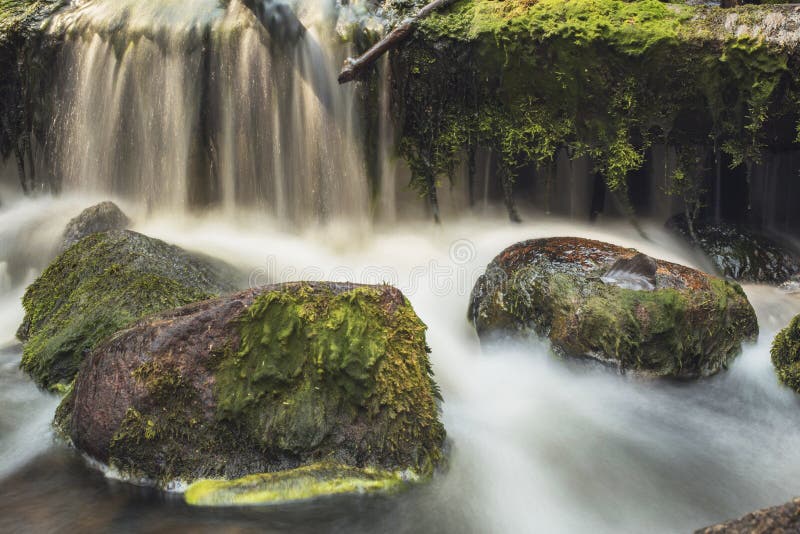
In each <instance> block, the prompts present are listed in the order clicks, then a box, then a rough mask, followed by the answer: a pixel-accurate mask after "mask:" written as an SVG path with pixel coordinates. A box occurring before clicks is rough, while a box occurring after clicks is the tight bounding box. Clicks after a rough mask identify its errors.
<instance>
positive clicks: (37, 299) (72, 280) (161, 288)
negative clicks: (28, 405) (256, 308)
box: [17, 230, 235, 388]
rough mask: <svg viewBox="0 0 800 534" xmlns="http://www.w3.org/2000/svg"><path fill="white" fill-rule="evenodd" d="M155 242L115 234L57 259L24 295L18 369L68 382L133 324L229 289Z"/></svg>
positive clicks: (93, 238)
mask: <svg viewBox="0 0 800 534" xmlns="http://www.w3.org/2000/svg"><path fill="white" fill-rule="evenodd" d="M226 271H227V269H226V268H224V267H223V266H220V265H214V264H212V263H209V262H207V261H205V260H202V259H199V258H197V257H195V256H192V255H191V254H189V253H187V252H186V251H184V250H182V249H180V248H178V247H176V246H173V245H169V244H167V243H164V242H163V241H160V240H158V239H152V238H150V237H147V236H144V235H142V234H138V233H136V232H131V231H127V230H116V231H112V232H107V233H97V234H92V235H90V236H88V237H86V238H84V239H82V240H81V241H79V242H78V243H76V244H74V245H73V246H71V247H70V248H68V249H67V250H66V251H64V252H63V253H62V254H61V255H59V256H58V257H57V258H56V259H55V260H53V262H52V263H51V264H50V266H49V267H48V268H47V269H46V270H45V271H44V272H43V273H42V275H41V276H40V277H39V278H38V279H37V280H36V281H34V282H33V284H31V285H30V286H29V287H28V289H27V290H26V291H25V295H24V297H23V300H22V304H23V306H24V308H25V318H24V320H23V324H22V326H20V329H19V331H18V333H17V335H18V337H19V338H20V339H21V340H22V341H23V342H24V347H23V356H22V364H21V366H22V368H23V369H24V370H25V371H26V372H27V373H28V374H30V375H31V377H33V379H34V380H35V381H36V383H37V384H39V385H40V386H42V387H45V388H55V387H56V386H57V385H58V384H62V385H63V384H68V383H69V382H71V381H72V379H73V378H74V377H75V374H76V373H77V372H78V368H79V366H80V364H81V362H82V361H83V359H84V357H85V355H86V353H87V352H88V351H90V350H91V349H93V348H94V347H95V346H97V344H98V343H100V342H101V341H102V340H103V339H105V338H106V337H108V336H109V335H111V334H113V333H114V332H117V331H118V330H121V329H122V328H124V327H126V326H128V325H130V324H131V323H133V322H134V321H136V320H138V319H140V318H142V317H144V316H146V315H149V314H152V313H155V312H158V311H162V310H165V309H170V308H175V307H178V306H183V305H185V304H189V303H191V302H195V301H198V300H203V299H207V298H210V297H213V296H216V295H219V294H223V293H227V292H230V291H233V290H234V289H235V286H234V282H233V280H232V279H231V274H230V273H228V272H226Z"/></svg>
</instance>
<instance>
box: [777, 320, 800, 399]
mask: <svg viewBox="0 0 800 534" xmlns="http://www.w3.org/2000/svg"><path fill="white" fill-rule="evenodd" d="M771 355H772V364H773V365H774V366H775V371H776V372H777V373H778V379H779V380H780V381H781V383H783V384H785V385H786V386H788V387H790V388H792V389H793V390H795V391H796V392H798V393H800V315H798V316H796V317H795V318H794V319H792V321H791V322H790V323H789V326H787V327H786V328H784V329H783V330H781V331H780V332H778V335H776V336H775V339H774V341H773V342H772V351H771Z"/></svg>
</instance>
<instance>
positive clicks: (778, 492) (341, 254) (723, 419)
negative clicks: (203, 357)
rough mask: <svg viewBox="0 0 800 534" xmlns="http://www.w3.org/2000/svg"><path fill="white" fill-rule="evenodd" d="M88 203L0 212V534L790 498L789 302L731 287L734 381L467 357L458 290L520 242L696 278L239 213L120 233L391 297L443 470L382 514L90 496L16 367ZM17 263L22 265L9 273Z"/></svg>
mask: <svg viewBox="0 0 800 534" xmlns="http://www.w3.org/2000/svg"><path fill="white" fill-rule="evenodd" d="M93 200H94V199H88V198H80V197H65V198H62V199H59V200H54V199H35V200H21V201H16V202H14V201H12V202H8V203H6V204H4V205H3V207H2V208H0V222H2V226H0V228H2V231H0V266H3V265H5V264H7V263H8V261H9V260H14V262H13V263H15V267H14V270H15V272H16V273H17V274H15V276H14V277H13V280H12V277H10V276H9V275H8V272H7V267H0V340H2V341H1V342H2V344H4V346H5V347H6V348H4V349H2V350H1V351H0V531H3V532H5V531H37V532H40V531H75V530H87V529H88V530H93V531H95V530H103V531H111V530H113V531H115V532H126V531H131V532H132V531H137V532H139V531H145V532H162V531H165V532H166V531H174V530H175V529H179V530H193V531H208V532H211V531H213V532H217V531H220V530H223V531H230V532H233V531H235V532H242V531H251V530H253V531H255V530H258V531H264V530H266V531H276V532H277V531H285V530H292V531H300V532H319V531H320V530H323V531H336V532H360V531H372V532H375V531H377V532H420V531H425V532H454V533H455V532H585V531H591V532H645V531H646V532H680V531H689V530H692V529H694V528H699V527H701V526H704V525H707V524H710V523H714V522H718V521H720V520H723V519H726V518H731V517H736V516H739V515H742V514H744V513H746V512H749V511H751V510H753V509H756V508H759V507H763V506H766V505H770V504H778V503H780V502H784V501H786V500H788V499H789V498H790V497H792V496H794V495H795V494H796V493H797V483H796V481H797V480H798V479H799V478H800V460H798V459H797V458H796V456H795V455H794V454H793V453H794V451H796V450H798V449H800V401H799V400H798V398H797V397H796V396H795V395H794V394H793V393H792V392H790V391H788V390H785V389H783V388H781V387H780V386H779V385H778V384H777V382H776V379H775V376H774V373H773V370H772V366H771V363H770V361H769V344H770V342H771V340H772V337H773V336H774V333H775V332H776V331H777V330H778V329H779V328H781V327H783V326H785V325H786V324H787V323H788V321H789V320H790V318H791V317H792V316H793V315H794V314H796V313H798V312H800V298H797V297H793V296H788V295H784V294H782V293H780V292H779V291H778V290H776V289H774V288H769V287H759V286H747V287H746V288H745V290H746V292H747V294H748V296H749V297H750V299H751V301H752V302H753V305H754V306H755V308H756V310H757V312H758V316H759V322H760V325H761V336H760V338H759V341H758V343H756V344H754V345H749V346H747V347H746V348H745V350H744V353H743V354H742V355H741V356H740V357H739V358H738V359H737V360H736V362H735V363H734V364H733V366H732V367H731V368H730V369H729V370H728V371H727V372H723V373H721V374H719V375H718V376H716V377H713V378H710V379H707V380H701V381H698V382H693V383H683V384H670V383H665V382H657V381H643V380H637V379H634V378H631V377H626V376H620V375H618V374H616V373H613V372H609V371H608V370H606V369H603V368H599V367H593V366H586V365H575V364H570V363H569V362H564V361H561V360H558V359H555V358H553V357H552V356H551V355H550V354H549V353H548V351H547V347H546V345H545V344H531V345H529V346H526V347H522V348H520V347H508V346H495V347H492V348H490V349H484V350H481V348H480V346H479V344H478V341H477V338H476V336H475V335H474V332H473V331H472V329H471V327H470V326H469V324H468V323H467V321H466V307H467V300H468V296H469V291H470V290H471V287H472V282H473V281H474V279H475V278H476V277H477V276H478V275H479V274H481V272H482V269H483V268H484V267H485V265H486V263H488V262H489V261H490V260H491V258H492V257H493V256H494V255H495V254H497V253H498V252H499V251H500V250H502V248H504V247H505V246H507V245H510V244H512V243H514V242H516V241H518V240H521V239H525V238H530V237H536V236H555V235H579V236H585V237H593V238H599V239H604V240H608V241H613V242H615V243H618V244H621V245H626V246H635V247H637V248H639V249H640V250H642V251H643V252H645V253H648V254H651V255H654V256H658V257H662V258H665V259H669V260H673V261H678V262H681V263H685V264H689V265H695V266H697V265H699V266H701V267H702V266H703V265H702V263H698V258H695V257H694V256H693V255H692V254H691V252H690V251H688V250H686V249H685V248H683V247H682V245H681V244H680V243H679V242H677V241H675V240H674V239H672V238H671V237H670V236H668V235H666V234H663V233H662V232H661V231H660V230H659V229H658V228H656V227H652V228H647V231H648V235H649V236H650V240H644V239H642V238H641V237H639V236H638V235H637V234H636V233H635V232H634V231H633V230H632V229H630V228H629V227H627V226H613V225H607V226H595V227H591V226H584V225H579V224H575V223H570V222H568V221H559V220H557V219H553V218H539V219H529V220H530V222H528V223H525V224H522V225H510V224H508V223H506V222H505V221H503V220H502V219H497V220H492V219H486V218H482V219H481V220H477V219H471V218H469V217H465V218H463V219H461V220H458V221H452V222H450V223H448V224H445V225H443V226H442V227H433V226H432V225H428V224H413V223H408V224H405V225H402V226H395V227H392V228H372V229H370V228H366V227H363V226H335V225H331V226H327V227H325V228H317V229H309V230H306V231H304V232H302V233H289V232H287V231H285V230H281V229H280V225H278V224H275V223H274V222H272V221H270V220H269V219H266V218H263V217H257V216H247V215H245V214H242V213H240V214H239V215H238V216H237V217H236V218H233V217H231V216H230V215H228V216H225V217H222V216H219V217H218V216H215V215H214V214H213V213H212V214H208V215H206V216H204V217H202V218H189V217H180V218H175V217H173V216H167V215H159V214H158V213H155V214H151V215H148V216H145V215H144V213H145V211H144V209H143V208H142V209H139V208H140V207H139V206H136V205H130V204H128V205H125V206H124V207H125V209H126V210H127V211H128V213H130V214H131V215H132V216H133V218H134V219H135V223H136V225H135V229H137V230H139V231H142V232H144V233H146V234H148V235H152V236H155V237H160V238H162V239H165V240H167V241H170V242H174V243H177V244H179V245H181V246H184V247H186V248H189V249H193V250H198V251H202V252H204V253H206V254H210V255H212V256H216V257H219V258H222V259H225V260H226V261H229V262H231V263H234V264H235V265H237V266H238V267H240V268H242V269H245V270H246V272H248V273H250V281H251V283H253V284H261V283H267V282H270V281H282V280H290V279H337V280H350V281H358V282H381V281H387V282H390V283H393V284H395V285H397V286H399V287H400V288H401V289H403V290H404V291H405V292H406V294H407V296H408V297H409V299H410V300H411V302H412V304H413V305H414V307H415V309H416V310H417V312H418V313H419V315H420V316H421V317H422V319H423V320H424V321H425V322H426V324H427V325H428V326H429V331H428V342H429V344H430V346H431V348H432V354H431V358H432V361H433V367H434V371H435V373H436V379H437V381H438V383H439V384H440V385H441V388H442V392H443V395H444V399H445V403H444V405H443V418H444V422H445V425H446V428H447V431H448V435H449V438H450V440H451V444H452V450H451V455H450V461H449V468H448V470H447V471H446V472H445V473H443V474H440V475H439V476H437V477H436V479H435V480H434V481H433V482H432V483H431V484H429V485H427V486H422V487H418V488H414V489H412V490H410V491H408V492H406V493H404V494H401V495H399V496H396V497H392V498H385V497H369V498H367V497H347V498H337V499H323V500H319V501H315V502H311V503H301V504H292V505H282V506H270V507H265V508H251V509H228V510H222V509H195V508H189V507H187V506H185V505H184V504H183V503H182V502H181V501H180V498H179V497H177V496H175V495H168V494H163V493H161V492H157V491H154V490H149V489H145V488H139V487H135V486H131V485H129V484H125V483H122V482H119V481H114V480H110V479H107V478H105V477H104V476H103V475H102V474H101V473H99V472H97V471H94V470H92V469H91V468H89V467H88V466H86V465H85V464H84V462H83V460H82V459H81V458H80V457H78V456H77V455H75V454H74V453H73V452H72V451H70V450H68V449H66V448H65V447H64V446H63V445H62V444H60V443H58V442H56V441H54V439H53V436H52V433H51V431H50V428H49V421H50V420H51V419H52V415H53V412H54V410H55V407H56V405H57V402H58V400H57V399H56V398H55V397H53V396H51V395H48V394H44V393H42V392H39V391H38V390H37V389H36V388H35V387H34V386H33V385H32V384H31V383H30V382H29V381H28V380H27V379H26V378H25V376H24V375H23V374H22V373H21V372H20V371H19V370H18V369H17V365H18V362H19V354H20V351H19V347H18V346H17V345H15V344H14V342H13V337H14V332H15V330H16V327H17V326H18V324H19V321H20V319H21V317H22V310H21V305H20V303H19V298H20V296H21V294H22V291H23V290H24V287H25V285H26V284H27V283H28V282H29V281H30V280H31V279H32V277H33V276H34V275H35V274H36V273H37V272H39V271H40V270H41V269H42V267H43V266H44V265H46V263H47V261H48V259H49V258H50V257H51V255H52V253H53V252H52V251H53V250H54V246H55V243H56V240H57V237H58V234H59V232H60V231H61V228H63V222H64V221H66V220H68V219H69V217H71V216H73V215H75V214H76V213H77V212H79V211H80V209H81V207H84V206H88V205H89V204H91V203H92V201H93ZM19 250H28V251H29V253H28V254H26V255H22V256H20V255H19V254H18V251H19Z"/></svg>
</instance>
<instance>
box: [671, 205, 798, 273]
mask: <svg viewBox="0 0 800 534" xmlns="http://www.w3.org/2000/svg"><path fill="white" fill-rule="evenodd" d="M667 227H668V228H670V229H672V230H675V231H677V232H678V233H679V234H681V235H682V236H683V237H684V238H685V239H687V240H688V241H689V242H690V243H692V244H694V245H695V246H697V247H698V248H699V249H700V250H702V251H703V253H704V254H706V255H707V256H708V257H709V258H710V259H711V262H712V263H713V264H714V266H715V267H716V268H717V269H718V270H719V272H720V273H721V274H723V275H725V276H730V277H731V278H733V279H734V280H739V281H743V282H766V283H776V284H779V283H782V282H786V281H787V280H789V279H790V278H791V277H793V276H795V275H797V274H798V273H800V258H798V254H797V253H796V252H795V251H794V250H792V248H791V247H790V246H788V245H786V244H783V243H780V242H779V241H778V240H776V239H774V238H772V237H770V236H768V235H765V234H763V233H760V232H757V231H755V230H753V229H751V228H748V227H746V226H742V225H737V224H732V223H726V222H713V221H707V220H700V221H696V222H694V223H693V224H692V231H690V230H689V225H688V224H687V221H686V217H684V216H677V217H673V218H671V219H670V220H669V221H667ZM692 233H694V235H692Z"/></svg>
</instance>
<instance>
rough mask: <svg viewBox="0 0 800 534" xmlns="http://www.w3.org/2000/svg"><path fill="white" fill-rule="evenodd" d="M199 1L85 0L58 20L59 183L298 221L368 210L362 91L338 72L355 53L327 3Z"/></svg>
mask: <svg viewBox="0 0 800 534" xmlns="http://www.w3.org/2000/svg"><path fill="white" fill-rule="evenodd" d="M192 3H193V6H192V8H191V9H190V8H187V6H186V2H183V1H179V0H158V1H149V0H92V1H85V2H76V3H74V4H73V5H72V6H70V7H68V8H67V9H65V10H63V11H62V12H60V13H59V14H57V15H56V16H55V17H54V18H53V19H52V20H51V21H50V22H49V27H48V31H50V32H51V33H57V34H60V35H63V36H64V41H65V42H64V45H63V46H62V47H61V52H60V57H59V61H58V63H57V64H58V68H59V76H58V77H57V79H58V82H57V83H56V86H55V87H54V88H53V94H52V96H51V98H52V102H53V105H52V109H53V117H52V127H51V130H50V132H49V133H48V141H47V145H48V146H47V147H46V149H45V150H44V151H43V152H44V154H46V156H47V159H48V160H49V161H48V162H47V165H46V166H48V167H50V168H51V169H52V171H51V172H52V173H53V175H54V176H56V177H58V180H59V182H60V183H61V188H62V189H63V190H64V191H67V192H69V191H81V192H94V193H101V194H110V195H115V196H120V197H123V198H130V199H132V200H136V201H139V202H142V203H144V204H146V205H147V206H149V207H151V208H153V209H165V210H181V211H184V210H187V209H190V208H192V207H195V206H199V207H206V206H215V207H219V208H220V209H222V210H223V211H233V210H236V209H238V208H239V207H250V208H254V209H257V210H260V211H262V212H266V213H269V214H272V215H274V216H275V217H277V218H279V219H281V220H286V221H290V222H293V223H297V222H309V221H310V220H317V221H329V220H332V219H337V218H342V217H346V218H348V219H363V218H366V217H367V216H368V214H369V201H368V199H369V183H368V180H367V177H366V172H365V165H364V160H363V156H362V154H361V148H360V137H359V135H358V134H359V132H358V128H357V120H356V117H355V110H354V102H353V101H354V89H353V87H350V86H348V87H339V86H338V85H337V83H336V76H335V72H333V71H332V69H333V68H335V67H336V66H338V65H339V64H341V61H342V58H343V57H344V56H345V55H346V53H347V52H348V51H347V50H346V49H345V48H344V46H341V45H339V46H336V45H335V44H334V38H333V37H334V36H333V35H332V31H331V27H332V22H333V21H332V20H330V18H326V17H324V16H322V17H321V16H320V13H324V12H325V10H324V9H321V8H320V6H313V9H312V8H311V7H310V8H309V9H308V10H307V11H308V16H307V17H305V19H306V20H303V16H304V15H303V9H302V8H303V6H293V9H291V10H290V9H288V8H287V7H286V6H283V5H281V4H277V3H269V4H266V3H265V4H264V5H263V6H261V8H259V9H257V10H251V9H249V8H247V7H245V6H244V5H243V4H242V3H240V1H239V0H231V2H230V3H229V4H228V5H227V6H225V7H223V6H221V5H220V4H219V3H218V2H217V1H216V0H195V1H194V2H192ZM281 7H283V8H284V9H280V8H281ZM259 10H260V11H261V12H262V14H264V18H260V17H258V16H257V15H256V13H257V12H259ZM295 12H296V13H297V14H298V15H297V16H298V18H299V19H300V21H299V22H298V21H297V20H296V19H294V20H292V19H287V18H286V17H287V16H288V17H294V15H293V13H295ZM269 17H273V19H270V18H269ZM275 17H278V18H277V19H275ZM281 17H283V18H281ZM265 20H266V22H265ZM270 20H271V21H272V22H273V23H274V24H273V25H272V28H271V29H270V28H268V27H267V26H268V25H269V22H270ZM300 23H302V24H303V25H302V26H301V25H300ZM292 24H294V25H295V27H296V28H295V29H293V28H292Z"/></svg>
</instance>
